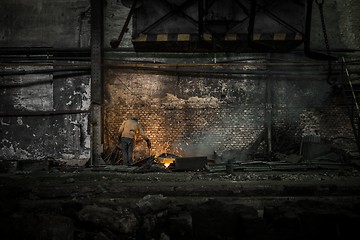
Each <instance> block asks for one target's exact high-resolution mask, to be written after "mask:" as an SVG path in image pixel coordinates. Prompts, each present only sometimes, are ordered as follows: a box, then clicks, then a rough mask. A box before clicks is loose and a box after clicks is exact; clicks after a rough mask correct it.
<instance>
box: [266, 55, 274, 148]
mask: <svg viewBox="0 0 360 240" xmlns="http://www.w3.org/2000/svg"><path fill="white" fill-rule="evenodd" d="M270 57H271V55H270V56H269V59H271V58H270ZM268 71H269V72H270V71H271V69H268ZM272 88H273V84H272V76H271V74H267V75H266V89H265V91H266V92H265V101H266V102H265V132H266V137H265V139H266V146H267V149H266V150H267V153H268V154H271V152H272V117H273V116H272V115H273V114H272V108H273V96H272Z"/></svg>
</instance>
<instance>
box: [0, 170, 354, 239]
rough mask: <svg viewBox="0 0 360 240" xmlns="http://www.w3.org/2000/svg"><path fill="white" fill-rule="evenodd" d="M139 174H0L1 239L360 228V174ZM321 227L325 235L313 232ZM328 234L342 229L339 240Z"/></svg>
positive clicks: (284, 234) (264, 235) (304, 233)
mask: <svg viewBox="0 0 360 240" xmlns="http://www.w3.org/2000/svg"><path fill="white" fill-rule="evenodd" d="M134 170H136V168H126V167H122V166H102V167H92V168H76V167H73V168H71V167H70V168H69V167H66V168H56V169H51V170H50V171H49V170H44V171H36V172H30V171H17V172H13V173H7V174H1V175H0V193H1V209H0V211H1V216H2V217H1V219H0V223H1V224H0V226H1V227H2V228H3V229H2V232H4V234H3V236H5V239H25V238H26V239H105V240H106V239H239V238H240V237H239V236H242V237H241V238H242V239H309V238H311V237H314V236H318V235H319V236H327V237H328V239H329V237H330V239H346V237H347V235H348V234H349V233H352V232H353V231H355V229H356V228H354V227H352V225H353V224H359V223H360V171H359V169H358V168H357V167H353V168H349V167H347V168H343V169H331V170H330V169H327V170H311V171H248V172H244V171H235V172H234V173H233V174H227V173H226V172H224V171H221V172H215V173H210V172H206V171H195V172H167V171H162V172H141V173H139V172H136V171H134ZM209 214H210V215H209ZM313 219H317V220H316V223H313V222H312V224H315V225H319V224H320V225H319V226H318V227H317V230H314V229H313V227H309V221H313ZM329 219H331V220H329ZM339 219H340V220H339ZM29 223H30V224H29ZM170 223H171V224H170ZM325 223H326V224H325ZM350 223H351V224H350ZM224 224H225V225H224ZM349 224H350V225H349ZM29 225H30V226H32V227H30V228H29ZM240 225H241V226H242V227H241V228H239V226H240ZM54 226H56V227H54ZM225 226H226V227H225ZM330 226H331V227H334V226H335V228H339V229H340V230H339V229H338V230H337V234H336V235H334V233H333V232H332V230H331V231H330V230H328V228H329V227H330ZM224 227H225V228H227V229H226V230H224ZM349 228H350V230H349ZM289 229H290V230H291V231H290V230H289ZM289 231H290V232H289ZM26 236H31V238H27V237H26ZM289 236H292V237H290V238H289ZM294 236H295V237H294ZM2 239H3V238H2Z"/></svg>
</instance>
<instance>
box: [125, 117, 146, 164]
mask: <svg viewBox="0 0 360 240" xmlns="http://www.w3.org/2000/svg"><path fill="white" fill-rule="evenodd" d="M138 134H140V135H141V136H142V138H144V139H145V140H146V142H147V143H148V147H149V143H150V140H149V138H148V137H147V136H146V134H145V132H144V131H143V129H142V128H141V126H140V124H139V123H138V122H137V121H136V120H134V119H130V120H127V121H125V122H123V123H122V124H121V126H120V128H119V135H120V137H121V147H122V156H123V164H127V165H130V164H132V162H133V151H134V145H135V140H136V137H137V135H138Z"/></svg>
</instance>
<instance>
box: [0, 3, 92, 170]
mask: <svg viewBox="0 0 360 240" xmlns="http://www.w3.org/2000/svg"><path fill="white" fill-rule="evenodd" d="M0 13H1V14H0V15H1V16H2V17H0V26H1V28H0V47H2V48H16V47H21V48H24V47H31V48H36V47H42V48H58V49H67V48H73V49H76V48H82V47H87V48H88V47H90V22H89V20H90V2H89V1H88V0H77V1H71V0H56V1H51V0H39V1H27V0H15V1H1V2H0ZM35 55H36V54H35ZM15 57H16V56H15ZM17 57H18V58H21V57H23V58H24V59H23V60H22V61H20V62H22V63H14V64H13V65H12V64H10V63H7V64H4V65H2V66H0V71H1V72H18V73H19V74H15V75H8V76H2V77H0V159H1V160H39V159H44V158H53V159H56V160H65V161H67V162H68V163H71V164H80V165H82V164H84V162H85V161H87V160H88V159H89V157H90V129H89V113H87V110H89V108H90V102H91V100H90V98H91V96H90V80H91V79H90V75H89V73H83V74H79V73H74V72H71V71H69V72H55V73H53V72H52V70H59V69H60V70H61V69H62V68H65V67H66V66H67V67H68V68H69V67H72V64H73V65H74V66H76V64H80V63H81V62H76V61H68V60H66V58H64V59H61V60H52V61H46V60H36V56H35V57H33V58H30V59H26V56H22V55H20V56H17ZM38 57H39V58H41V57H43V56H42V55H39V56H38ZM42 70H43V71H48V72H47V73H43V74H25V72H26V71H42Z"/></svg>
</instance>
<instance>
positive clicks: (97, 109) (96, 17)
mask: <svg viewBox="0 0 360 240" xmlns="http://www.w3.org/2000/svg"><path fill="white" fill-rule="evenodd" d="M102 2H103V1H102V0H91V117H90V123H91V161H90V164H91V165H99V164H103V163H104V161H103V159H102V158H101V154H102V152H103V132H102V130H103V114H102V113H103V109H102V104H103V80H102V78H103V74H102V35H103V4H102Z"/></svg>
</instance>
